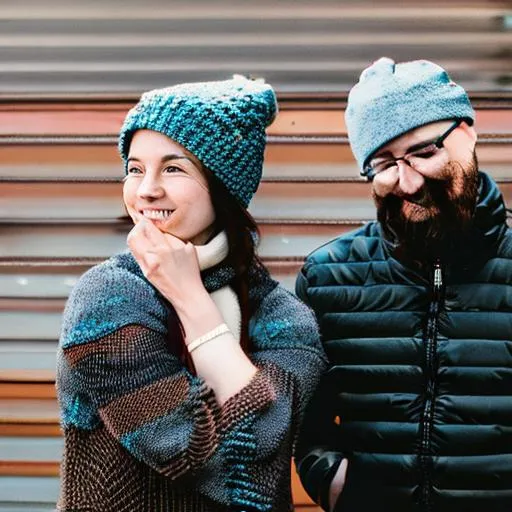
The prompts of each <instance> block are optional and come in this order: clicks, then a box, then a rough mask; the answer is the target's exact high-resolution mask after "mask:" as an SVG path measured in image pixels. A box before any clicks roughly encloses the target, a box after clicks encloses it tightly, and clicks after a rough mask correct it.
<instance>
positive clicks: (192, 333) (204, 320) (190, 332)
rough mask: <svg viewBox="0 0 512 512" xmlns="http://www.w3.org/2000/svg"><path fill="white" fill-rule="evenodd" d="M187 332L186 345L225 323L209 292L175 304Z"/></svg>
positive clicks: (197, 294)
mask: <svg viewBox="0 0 512 512" xmlns="http://www.w3.org/2000/svg"><path fill="white" fill-rule="evenodd" d="M173 306H174V309H175V310H176V313H177V314H178V317H179V319H180V322H181V325H182V326H183V330H184V332H185V344H187V345H188V344H189V343H191V342H192V341H193V340H195V339H198V338H199V337H201V336H203V335H205V334H206V333H208V332H209V331H211V330H212V329H215V328H216V327H218V326H219V325H220V324H222V323H224V318H223V317H222V315H221V313H220V311H219V309H218V307H217V305H216V304H215V302H214V301H213V299H212V298H211V297H210V295H209V294H208V292H206V290H205V292H204V293H200V292H199V293H195V294H191V295H189V298H188V299H187V300H186V301H183V302H178V303H173Z"/></svg>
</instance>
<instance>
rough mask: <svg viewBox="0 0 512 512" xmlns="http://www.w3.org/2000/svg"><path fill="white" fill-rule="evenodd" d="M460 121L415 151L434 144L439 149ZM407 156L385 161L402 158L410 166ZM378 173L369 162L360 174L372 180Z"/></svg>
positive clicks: (397, 160)
mask: <svg viewBox="0 0 512 512" xmlns="http://www.w3.org/2000/svg"><path fill="white" fill-rule="evenodd" d="M461 123H462V119H458V120H457V121H455V122H454V123H453V124H452V125H451V126H450V127H449V128H448V129H447V130H446V131H445V132H443V133H442V134H441V135H439V137H438V138H437V139H435V140H433V141H432V142H428V143H425V145H424V146H418V148H417V149H416V150H415V151H420V150H421V149H425V148H427V147H428V146H430V145H433V146H436V148H437V149H441V148H442V147H443V146H444V141H445V140H446V139H447V138H448V136H449V135H450V134H451V133H452V132H453V131H454V130H455V129H456V128H458V127H459V126H460V124H461ZM406 156H407V153H406V154H405V155H404V156H401V157H398V158H390V159H389V160H386V162H395V163H396V162H399V161H400V160H403V161H404V162H405V163H406V164H407V165H408V166H410V167H413V168H414V166H411V164H410V163H409V162H408V161H407V159H406V158H405V157H406ZM380 172H382V171H380ZM377 174H379V173H378V172H374V169H373V167H371V166H370V164H369V163H368V164H366V165H365V166H364V168H363V171H362V172H361V176H365V177H366V178H367V179H368V181H372V180H373V178H375V176H376V175H377Z"/></svg>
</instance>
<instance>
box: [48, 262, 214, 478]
mask: <svg viewBox="0 0 512 512" xmlns="http://www.w3.org/2000/svg"><path fill="white" fill-rule="evenodd" d="M168 315H169V310H168V309H166V307H165V306H164V304H163V303H162V301H160V300H159V299H158V298H157V296H156V291H155V290H154V289H153V288H152V287H151V286H150V285H149V284H148V283H147V282H145V281H144V280H143V279H142V278H141V277H138V276H136V275H134V274H132V273H130V272H128V271H126V270H122V269H117V268H111V267H108V266H106V265H103V266H102V265H100V266H98V267H95V268H93V269H91V270H90V271H89V272H87V273H86V274H85V275H84V276H83V277H82V279H81V280H80V281H79V283H78V284H77V286H76V287H75V289H74V290H73V292H72V294H71V295H70V298H69V300H68V303H67V306H66V309H65V312H64V320H63V329H62V334H61V340H60V347H59V354H58V367H57V390H58V396H59V401H60V406H61V414H62V422H63V424H64V425H63V426H64V427H66V426H68V427H69V426H71V427H73V426H74V427H77V428H82V429H92V428H95V427H96V426H98V425H100V424H101V423H103V424H104V426H105V428H106V429H107V431H108V432H109V433H110V434H111V435H112V436H114V437H115V438H116V439H117V440H118V441H119V442H120V444H121V445H123V446H124V447H125V448H126V449H127V450H128V451H129V452H130V453H131V454H132V455H133V456H135V457H136V458H137V459H139V460H141V461H142V462H144V463H146V464H147V465H148V466H151V467H152V468H153V469H155V470H156V471H158V472H160V473H162V474H163V475H166V476H168V477H170V478H171V479H175V478H178V477H180V476H181V475H183V474H185V473H187V472H189V471H194V470H196V469H197V468H198V467H200V466H201V465H203V464H204V463H205V461H206V460H207V459H208V458H209V457H210V455H211V454H212V453H213V452H214V450H215V449H216V447H217V445H218V440H219V432H218V423H219V413H220V411H219V408H218V405H217V403H216V400H215V396H214V394H213V392H212V391H211V389H209V388H208V387H207V386H206V385H205V383H204V381H202V380H201V379H199V378H197V377H195V376H193V375H191V374H190V373H189V372H188V371H187V370H186V368H184V366H183V365H182V364H181V362H180V361H179V360H178V359H177V358H176V357H175V356H174V355H173V354H172V353H171V351H170V350H169V345H168V343H169V340H168V327H167V319H168Z"/></svg>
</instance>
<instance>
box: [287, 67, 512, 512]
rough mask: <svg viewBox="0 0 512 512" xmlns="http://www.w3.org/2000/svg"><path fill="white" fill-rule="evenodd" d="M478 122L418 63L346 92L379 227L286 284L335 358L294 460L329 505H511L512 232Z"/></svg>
mask: <svg viewBox="0 0 512 512" xmlns="http://www.w3.org/2000/svg"><path fill="white" fill-rule="evenodd" d="M473 121H474V112H473V109H472V108H471V105H470V102H469V99H468V96H467V94H466V92H465V91H464V89H463V88H462V87H460V86H458V85H457V84H455V83H454V82H452V81H451V80H450V78H449V77H448V75H447V73H446V72H445V71H444V70H443V69H442V68H440V67H439V66H437V65H436V64H433V63H431V62H428V61H414V62H407V63H400V64H395V63H394V62H393V61H392V60H391V59H388V58H382V59H380V60H379V61H377V62H376V63H374V64H373V65H372V66H370V67H369V68H367V69H366V70H365V71H364V72H363V73H362V75H361V77H360V81H359V83H358V84H357V85H356V86H355V87H354V88H353V89H352V90H351V92H350V95H349V98H348V105H347V110H346V123H347V128H348V134H349V139H350V144H351V147H352V151H353V153H354V155H355V157H356V160H357V162H358V164H359V166H360V168H361V169H362V175H363V176H366V177H367V178H368V180H369V181H370V183H371V187H372V195H373V198H374V201H375V204H376V207H377V219H378V220H377V221H375V222H370V223H369V224H367V225H365V226H364V227H362V228H361V229H359V230H357V231H355V232H352V233H349V234H346V235H343V236H341V237H339V238H338V239H336V240H334V241H331V242H329V243H328V244H326V245H324V246H323V247H321V248H319V249H317V250H316V251H314V252H313V253H312V254H311V255H310V256H309V257H308V258H307V261H306V263H305V265H304V267H303V269H302V272H301V273H300V275H299V277H298V279H297V286H296V289H297V294H298V295H299V297H301V298H302V299H303V300H304V301H306V302H307V303H308V304H309V305H310V306H311V307H312V308H313V310H314V311H315V313H316V316H317V318H318V321H319V325H320V329H321V332H322V336H323V342H324V346H325V349H326V352H327V355H328V357H329V358H330V362H331V366H330V369H329V370H328V372H327V373H326V375H325V378H324V379H323V381H322V382H321V384H320V386H319V388H318V393H317V395H316V396H315V398H314V399H313V402H312V403H311V405H310V408H309V410H308V414H307V416H306V421H305V424H304V427H303V431H302V435H301V438H300V440H299V445H298V451H297V465H298V470H299V474H300V477H301V480H302V483H303V485H304V487H305V489H306V490H307V491H308V493H309V494H310V495H311V497H312V498H313V499H314V500H315V501H317V502H318V503H320V504H321V505H322V507H323V508H324V509H325V510H336V511H343V512H354V511H357V512H366V511H368V512H373V511H375V512H377V511H378V512H385V511H393V512H401V511H404V512H405V511H407V512H414V511H421V512H427V511H432V512H444V511H450V512H459V511H460V512H472V511H478V512H491V511H492V512H496V511H507V512H510V511H512V233H511V231H510V230H509V229H508V228H507V225H506V209H505V205H504V203H503V199H502V196H501V194H500V192H499V190H498V188H497V186H496V184H495V182H494V181H493V180H492V179H491V178H490V177H489V176H488V175H486V174H484V173H483V172H480V171H479V169H478V163H477V159H476V155H475V143H476V139H477V136H476V132H475V130H474V128H473V126H472V125H473Z"/></svg>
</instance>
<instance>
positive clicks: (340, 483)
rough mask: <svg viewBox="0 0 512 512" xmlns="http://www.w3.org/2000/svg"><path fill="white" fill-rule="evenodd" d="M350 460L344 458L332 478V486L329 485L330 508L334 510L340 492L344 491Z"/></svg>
mask: <svg viewBox="0 0 512 512" xmlns="http://www.w3.org/2000/svg"><path fill="white" fill-rule="evenodd" d="M347 466H348V460H347V459H343V460H342V461H341V464H340V466H339V468H338V470H337V471H336V474H335V475H334V478H333V479H332V482H331V486H330V487H329V510H330V511H331V512H333V510H334V507H335V506H336V502H337V501H338V498H339V496H340V494H341V493H342V492H343V487H345V476H346V474H347Z"/></svg>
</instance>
